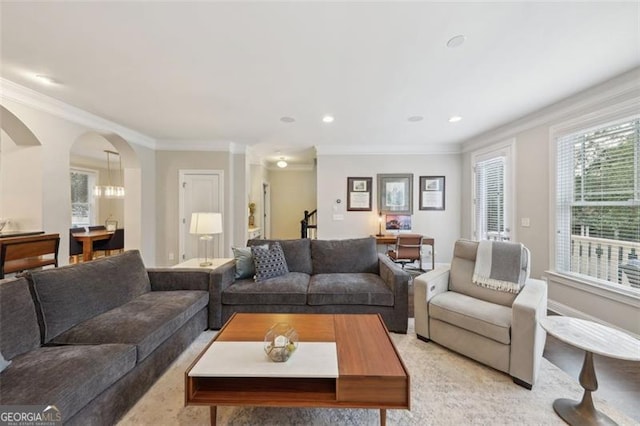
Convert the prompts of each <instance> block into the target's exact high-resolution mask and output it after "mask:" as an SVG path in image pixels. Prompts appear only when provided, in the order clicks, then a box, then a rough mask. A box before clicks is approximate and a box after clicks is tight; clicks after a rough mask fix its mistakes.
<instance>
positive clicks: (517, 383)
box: [511, 376, 533, 390]
mask: <svg viewBox="0 0 640 426" xmlns="http://www.w3.org/2000/svg"><path fill="white" fill-rule="evenodd" d="M511 378H512V379H513V383H515V384H516V385H520V386H522V387H523V388H525V389H527V390H531V388H532V387H533V385H530V384H529V383H527V382H525V381H524V380H520V379H518V378H516V377H513V376H511Z"/></svg>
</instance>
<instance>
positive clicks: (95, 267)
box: [0, 251, 211, 425]
mask: <svg viewBox="0 0 640 426" xmlns="http://www.w3.org/2000/svg"><path fill="white" fill-rule="evenodd" d="M210 278H211V274H210V272H209V271H208V270H207V271H200V270H191V271H184V270H183V271H176V270H167V269H165V270H147V269H145V267H144V264H143V262H142V258H141V257H140V254H139V253H138V252H137V251H129V252H126V253H124V254H121V255H118V256H111V257H106V258H103V259H99V260H95V261H92V262H87V263H82V264H78V265H71V266H65V267H61V268H57V269H49V270H43V271H38V272H33V273H31V274H29V275H28V276H27V277H26V278H25V277H22V278H14V279H8V280H3V281H1V282H0V351H1V354H2V356H3V358H4V359H6V360H9V361H10V364H9V365H8V366H7V367H6V368H5V369H4V370H3V371H2V372H1V373H0V405H25V404H29V405H40V404H42V405H55V406H56V407H57V408H58V410H60V413H61V415H62V417H63V421H64V422H65V423H67V424H77V425H109V424H114V423H115V422H116V421H117V419H118V418H119V417H121V416H122V415H123V414H124V413H126V411H127V410H128V409H129V408H130V407H131V406H133V404H135V402H136V401H137V400H138V399H139V398H140V397H141V396H142V395H143V394H144V393H145V392H146V390H147V389H148V388H149V387H150V386H151V385H152V384H153V383H154V382H155V381H156V380H157V379H158V378H159V377H160V375H161V374H162V372H163V371H164V370H165V369H166V368H167V367H168V366H169V365H170V364H171V362H173V361H174V359H175V358H176V357H177V356H178V355H180V354H181V353H182V352H183V351H184V349H185V348H186V347H187V346H189V344H190V343H191V342H192V341H193V340H194V339H195V338H196V337H197V336H198V335H199V334H200V333H202V331H203V330H205V329H206V328H207V316H208V309H207V305H208V303H209V288H210V284H211V281H210Z"/></svg>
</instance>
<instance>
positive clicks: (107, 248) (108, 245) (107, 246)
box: [93, 228, 124, 256]
mask: <svg viewBox="0 0 640 426" xmlns="http://www.w3.org/2000/svg"><path fill="white" fill-rule="evenodd" d="M113 250H118V251H121V250H124V228H119V229H116V230H115V231H114V233H113V235H112V236H111V238H109V239H108V240H101V241H95V242H94V243H93V252H94V255H95V252H96V251H104V254H105V256H111V251H113Z"/></svg>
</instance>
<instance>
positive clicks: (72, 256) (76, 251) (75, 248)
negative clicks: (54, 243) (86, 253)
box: [69, 227, 85, 263]
mask: <svg viewBox="0 0 640 426" xmlns="http://www.w3.org/2000/svg"><path fill="white" fill-rule="evenodd" d="M78 232H85V228H84V227H79V228H69V262H70V263H78V261H79V259H80V255H81V254H82V243H80V241H78V240H76V239H75V238H74V237H73V234H75V233H78Z"/></svg>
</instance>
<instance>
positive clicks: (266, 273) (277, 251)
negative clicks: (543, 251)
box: [251, 241, 289, 282]
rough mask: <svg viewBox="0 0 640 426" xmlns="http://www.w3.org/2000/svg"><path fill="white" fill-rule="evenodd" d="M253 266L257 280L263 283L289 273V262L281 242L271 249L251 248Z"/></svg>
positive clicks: (275, 243)
mask: <svg viewBox="0 0 640 426" xmlns="http://www.w3.org/2000/svg"><path fill="white" fill-rule="evenodd" d="M251 253H252V254H253V264H254V266H255V268H256V275H255V280H256V282H261V281H264V280H266V279H269V278H273V277H279V276H280V275H285V274H288V273H289V268H288V267H287V261H286V260H285V258H284V252H283V251H282V246H281V245H280V243H279V242H277V241H276V242H274V243H272V244H271V246H270V247H269V248H263V247H260V246H253V247H251Z"/></svg>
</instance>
